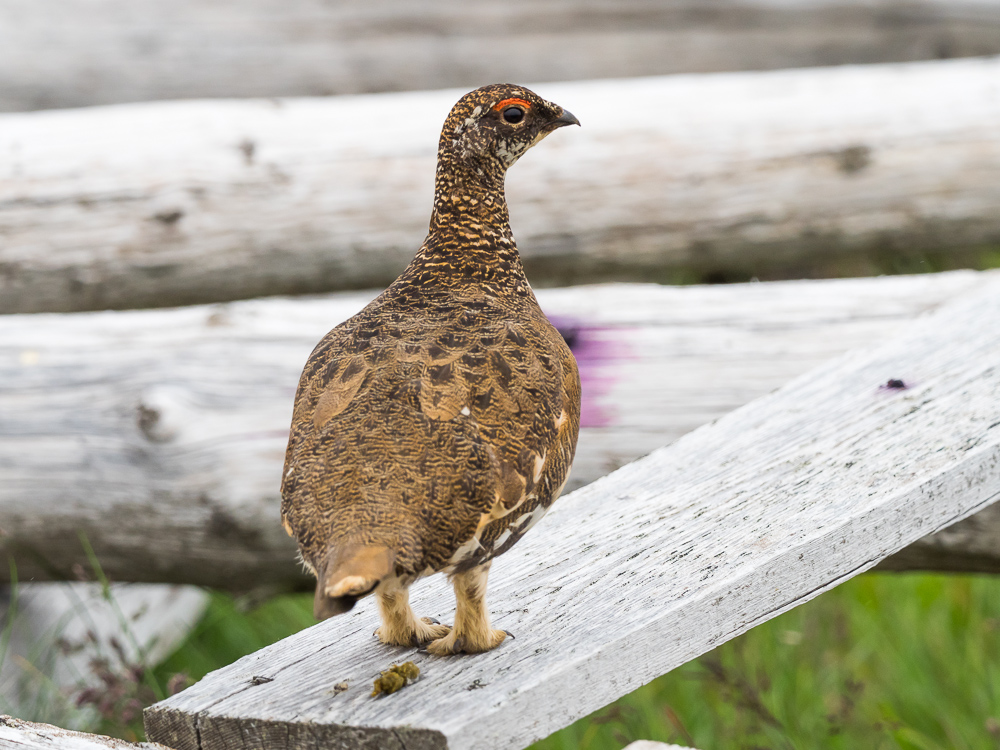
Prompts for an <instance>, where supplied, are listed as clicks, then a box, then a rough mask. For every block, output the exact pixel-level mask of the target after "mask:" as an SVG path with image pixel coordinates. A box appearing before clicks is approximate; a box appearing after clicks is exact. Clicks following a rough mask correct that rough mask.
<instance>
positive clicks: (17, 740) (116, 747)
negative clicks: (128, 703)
mask: <svg viewBox="0 0 1000 750" xmlns="http://www.w3.org/2000/svg"><path fill="white" fill-rule="evenodd" d="M0 748H3V750H109V748H110V750H170V748H168V747H165V746H163V745H160V744H157V743H155V742H126V741H125V740H120V739H117V738H115V737H105V736H104V735H100V734H86V733H84V732H73V731H71V730H69V729H60V728H59V727H54V726H52V725H51V724H38V723H35V722H33V721H23V720H21V719H15V718H13V717H12V716H0Z"/></svg>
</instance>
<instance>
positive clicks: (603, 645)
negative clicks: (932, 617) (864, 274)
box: [144, 280, 1000, 750]
mask: <svg viewBox="0 0 1000 750" xmlns="http://www.w3.org/2000/svg"><path fill="white" fill-rule="evenodd" d="M998 317H1000V280H996V281H995V283H994V284H992V285H991V286H989V287H987V288H983V289H980V290H978V291H977V292H976V293H973V294H969V295H963V298H962V299H960V300H957V301H955V302H953V303H950V304H948V305H946V306H943V307H942V308H941V309H940V310H938V311H936V312H935V313H932V314H931V315H928V316H925V317H923V318H921V319H920V320H919V321H916V322H915V323H914V324H912V325H910V326H907V327H906V329H905V331H903V332H901V333H900V335H898V336H897V337H894V338H892V339H891V340H890V341H888V342H887V343H885V344H883V345H881V346H876V347H870V348H866V349H863V350H855V351H852V352H849V353H847V354H845V355H844V356H842V357H839V358H837V359H836V360H834V361H832V362H828V363H826V364H824V365H822V366H821V367H819V368H817V369H814V370H811V371H809V372H808V373H806V374H804V375H803V376H801V377H799V378H796V379H795V380H794V381H792V382H791V383H788V384H787V385H785V386H784V387H782V388H781V389H780V390H778V391H776V392H774V393H771V394H769V395H767V396H764V397H763V398H760V399H757V400H755V401H753V402H752V403H750V404H747V405H746V406H744V407H741V408H740V409H737V410H736V411H734V412H732V413H731V414H727V415H726V416H724V417H722V418H721V419H719V420H718V421H716V422H714V423H712V424H710V425H705V426H704V427H702V428H699V429H698V430H696V431H694V432H692V433H691V434H688V435H685V436H684V437H682V438H681V439H680V440H678V441H677V442H676V443H674V444H673V445H671V446H668V447H666V448H663V449H660V450H657V451H654V452H653V453H652V454H650V455H649V456H646V457H645V458H642V459H640V460H638V461H636V462H634V463H632V464H629V465H628V466H626V467H624V468H622V469H620V470H619V471H616V472H615V473H613V474H611V475H609V476H606V477H603V478H602V479H600V480H598V481H597V482H594V483H593V484H591V485H588V486H587V487H585V488H583V489H581V490H578V491H577V492H575V493H573V494H572V495H571V496H569V497H566V498H563V499H562V500H561V501H559V502H557V503H556V504H555V506H554V507H553V509H552V511H550V513H549V514H548V515H547V516H546V517H545V519H543V521H542V522H541V523H539V525H538V527H537V528H535V529H533V530H532V533H530V534H528V535H526V536H525V537H524V539H523V540H521V541H520V542H519V543H518V544H517V545H516V546H515V547H514V548H513V549H512V550H510V552H508V553H506V554H505V555H503V556H502V557H500V558H498V559H497V560H496V561H495V563H494V565H493V568H492V570H491V572H490V592H489V600H490V603H491V609H492V611H493V615H494V617H493V622H494V626H495V627H502V628H505V629H509V630H510V631H512V632H513V633H515V634H516V635H517V639H516V640H508V641H505V642H504V643H503V644H502V645H501V646H500V647H499V648H497V649H495V650H493V651H490V652H487V653H484V654H477V655H470V656H461V657H450V658H441V657H435V656H432V655H430V654H428V653H426V652H423V653H422V652H420V651H419V650H417V649H416V648H413V647H407V648H400V647H386V646H383V645H382V644H380V643H379V642H378V639H377V638H375V637H373V635H372V627H373V624H374V623H376V622H377V620H378V617H377V614H376V612H375V609H376V602H375V601H373V600H372V598H371V597H369V598H366V599H364V600H362V601H361V602H360V603H359V607H358V608H357V611H356V612H353V611H352V612H350V613H347V614H344V615H341V616H339V617H333V618H330V619H329V620H327V621H326V622H323V623H320V624H318V625H316V626H314V627H312V628H308V629H306V630H304V631H301V632H299V633H297V634H295V635H293V636H291V637H289V638H286V639H285V640H283V641H280V642H278V643H276V644H273V645H271V646H268V647H266V648H264V649H262V650H260V651H258V652H256V653H254V654H252V655H249V656H247V657H246V658H244V659H241V660H239V661H237V662H234V663H233V664H231V665H228V666H226V667H223V668H222V669H219V670H217V671H215V672H213V673H211V674H209V675H208V676H206V677H205V678H204V679H203V680H201V681H200V682H199V683H197V684H196V685H194V686H192V687H191V688H188V689H187V690H185V691H183V692H182V693H179V694H178V695H175V696H173V697H172V698H168V699H167V700H166V701H163V702H161V703H158V704H156V705H154V706H152V707H151V708H149V709H147V710H146V713H145V716H144V719H145V726H146V733H147V736H148V737H150V738H151V739H154V740H157V741H160V742H164V743H166V744H169V745H170V746H171V747H175V748H177V750H210V749H211V748H215V747H252V748H257V749H259V750H307V749H308V748H315V747H337V746H340V747H352V746H353V747H366V748H367V747H379V748H392V749H393V750H403V749H404V748H414V749H416V748H419V749H420V750H518V749H519V748H524V747H526V746H527V745H529V744H530V743H531V742H533V741H535V740H537V739H540V738H542V737H545V736H546V735H548V734H550V733H551V732H553V731H555V730H557V729H560V728H562V727H564V726H567V725H568V724H570V723H572V722H573V721H575V720H577V719H579V718H581V717H583V716H586V715H587V714H589V713H591V712H592V711H594V710H596V709H598V708H600V707H602V706H604V705H607V704H608V703H610V702H611V701H613V700H616V699H617V698H619V697H621V696H623V695H626V694H627V693H630V692H631V691H633V690H635V689H636V688H638V687H639V686H641V685H643V684H645V683H647V682H649V681H650V680H652V679H654V678H656V677H659V676H660V675H663V674H666V673H667V672H669V671H670V670H672V669H674V668H676V667H678V666H680V665H682V664H684V663H686V662H688V661H690V660H691V659H694V658H696V657H697V656H699V655H701V654H703V653H705V652H707V651H709V650H711V649H713V648H715V647H717V646H720V645H721V644H723V643H725V642H727V641H729V640H731V639H733V638H735V637H737V636H738V635H740V634H742V633H744V632H746V631H748V630H750V629H751V628H753V627H754V626H756V625H758V624H760V623H762V622H766V621H767V620H770V619H771V618H773V617H776V616H777V615H779V614H781V613H782V612H785V611H788V610H790V609H792V608H793V607H796V606H798V605H800V604H802V603H804V602H807V601H809V600H811V599H813V598H815V597H816V596H819V595H820V594H822V593H823V592H825V591H829V590H830V589H832V588H834V587H836V586H837V585H839V584H840V583H842V582H844V581H846V580H848V579H850V578H852V577H854V576H856V575H858V574H859V573H862V572H864V571H866V570H868V569H870V568H871V567H872V566H873V565H874V564H875V563H876V562H878V561H879V560H881V559H883V558H885V557H887V556H888V555H890V554H892V553H893V552H895V551H897V550H900V549H902V548H904V547H905V546H906V545H908V544H910V543H912V542H915V541H917V540H918V539H920V538H921V537H922V536H924V535H925V534H927V533H929V532H932V531H936V530H938V529H942V528H944V527H946V526H948V525H950V524H952V523H954V522H955V521H956V520H958V519H961V518H963V517H965V516H968V515H971V514H972V513H975V512H976V511H979V510H981V509H983V508H985V507H988V506H989V505H991V504H992V503H995V502H997V501H998V500H1000V367H998V366H997V365H998V361H1000V358H998V355H1000V326H995V325H993V326H987V325H983V324H982V321H984V320H990V321H992V320H996V319H997V318H998ZM902 373H905V374H906V377H907V378H910V379H911V384H910V386H909V387H905V388H889V389H886V388H884V387H880V384H884V383H885V382H886V380H887V379H893V378H894V376H895V375H900V374H902ZM442 579H443V577H442V576H438V577H435V578H432V579H431V580H428V581H426V582H424V583H423V584H422V585H419V584H418V585H417V586H415V587H414V589H415V591H414V594H413V597H412V599H413V600H414V602H415V603H414V610H415V611H416V612H418V613H420V614H421V615H429V616H432V617H437V618H439V619H441V620H442V621H446V622H448V621H451V614H450V613H451V612H453V611H454V598H453V596H452V595H451V593H450V592H449V591H448V587H447V583H446V581H445V580H442ZM411 660H412V661H413V662H415V663H416V665H417V666H418V667H419V669H420V671H421V675H420V677H421V679H420V680H419V681H418V682H417V683H416V684H415V685H412V686H409V687H405V688H404V689H402V690H401V691H399V692H398V693H396V694H393V695H392V696H391V697H388V698H383V697H378V698H373V697H372V696H371V695H370V693H371V687H370V686H371V684H372V679H373V678H374V677H375V676H376V675H377V674H378V672H379V671H380V670H383V669H387V668H388V666H389V665H390V664H392V663H397V664H398V663H400V662H405V661H411ZM976 677H977V678H978V679H979V680H981V681H982V689H984V690H989V689H990V687H989V685H990V682H989V681H990V677H989V676H988V675H986V674H984V673H983V672H980V673H979V674H977V675H976Z"/></svg>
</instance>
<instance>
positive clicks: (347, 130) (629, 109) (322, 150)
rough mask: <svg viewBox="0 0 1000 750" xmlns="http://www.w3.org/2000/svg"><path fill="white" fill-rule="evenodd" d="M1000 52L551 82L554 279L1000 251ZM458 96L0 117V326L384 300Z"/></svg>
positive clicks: (528, 249)
mask: <svg viewBox="0 0 1000 750" xmlns="http://www.w3.org/2000/svg"><path fill="white" fill-rule="evenodd" d="M998 81H1000V58H994V59H983V60H979V59H977V60H955V61H947V62H935V63H910V64H902V65H873V66H862V67H841V68H825V69H806V70H792V71H776V72H767V73H729V74H715V75H705V76H672V77H663V78H647V79H632V80H610V81H589V82H579V83H566V84H548V85H543V86H540V87H539V88H538V89H537V90H538V92H539V93H540V94H541V95H542V96H545V97H546V98H549V99H552V100H553V101H558V102H560V103H563V104H564V105H565V106H566V107H567V108H568V109H570V110H571V111H572V112H574V113H575V114H576V115H577V116H578V117H579V118H580V121H581V122H582V123H583V127H582V128H580V129H576V128H574V129H573V132H571V133H570V132H567V133H561V134H560V135H561V136H562V137H560V138H558V139H555V138H553V139H551V140H550V141H549V142H548V143H546V144H545V146H546V147H545V148H544V149H537V150H536V151H534V152H532V153H531V154H530V158H526V159H523V160H522V162H521V163H518V164H517V165H516V166H515V167H514V169H512V170H511V173H510V175H509V177H508V185H507V187H508V189H507V194H508V199H509V204H510V212H511V223H512V226H513V229H514V236H515V238H516V239H517V241H518V246H519V248H520V250H521V254H522V256H523V257H524V261H525V265H526V268H527V271H528V278H529V279H530V280H531V282H532V283H533V284H535V285H538V286H545V285H563V284H575V283H581V282H584V281H588V280H590V281H595V280H596V281H609V280H626V281H664V280H676V278H678V277H679V276H682V275H683V274H692V273H693V274H695V275H696V276H698V277H699V278H700V277H719V278H750V277H752V276H757V277H758V278H769V277H770V278H774V277H776V276H781V277H782V278H789V277H801V276H804V275H827V276H829V275H841V276H842V275H846V273H847V272H846V271H845V269H854V270H855V271H856V273H853V274H852V275H865V270H866V269H867V268H868V267H867V266H866V265H865V263H866V261H865V259H866V258H868V257H869V256H871V255H875V256H879V257H881V256H885V257H904V258H909V259H910V260H911V261H913V262H914V263H916V260H915V258H919V257H920V254H921V253H922V252H925V251H926V252H935V253H948V252H953V251H957V250H959V249H963V248H964V249H967V248H970V247H980V246H986V245H989V244H990V243H993V244H997V243H1000V214H998V212H997V211H996V206H997V205H998V204H1000V129H998V128H997V127H996V123H997V122H998V121H1000V95H998V93H997V92H998V88H1000V83H998ZM459 93H461V92H459V91H454V90H448V91H437V92H424V93H405V94H386V95H371V96H359V97H338V98H333V99H288V100H272V101H196V102H174V103H158V104H137V105H122V106H117V107H107V108H92V109H85V110H72V111H56V112H35V113H26V114H10V115H3V116H0V153H2V154H6V155H7V156H6V157H5V158H4V159H3V160H0V236H2V237H3V242H2V243H0V312H7V313H9V312H42V311H73V310H93V309H104V308H134V307H155V306H165V305H176V304H192V303H199V302H215V301H221V300H230V299H239V298H248V297H255V296H260V295H265V294H284V293H302V292H321V291H330V290H335V289H349V288H365V287H375V286H384V285H385V284H388V283H389V282H391V281H392V280H393V279H394V278H395V277H396V276H397V275H398V274H399V272H400V271H401V270H402V269H403V268H404V267H405V265H406V264H407V263H408V262H409V260H410V258H411V257H412V256H413V254H414V253H415V252H416V250H417V248H418V247H419V246H420V243H421V241H422V239H423V238H424V236H425V234H426V232H427V226H428V218H429V216H430V208H431V189H432V184H433V175H434V158H435V148H436V144H437V139H438V133H439V128H440V126H441V123H442V122H443V120H444V117H445V115H446V114H447V112H448V111H449V109H450V107H451V105H452V104H453V103H454V101H455V100H456V99H457V98H458V95H459Z"/></svg>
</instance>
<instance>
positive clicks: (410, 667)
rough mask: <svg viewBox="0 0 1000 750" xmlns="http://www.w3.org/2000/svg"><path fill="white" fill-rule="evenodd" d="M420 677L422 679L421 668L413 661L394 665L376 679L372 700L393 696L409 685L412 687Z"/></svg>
mask: <svg viewBox="0 0 1000 750" xmlns="http://www.w3.org/2000/svg"><path fill="white" fill-rule="evenodd" d="M418 677H420V667H418V666H417V665H416V664H414V663H413V662H412V661H405V662H403V663H402V664H393V665H392V666H391V667H389V668H388V669H387V670H386V671H384V672H382V674H380V675H379V676H378V677H376V678H375V684H374V685H373V686H372V698H375V697H377V696H379V695H392V694H393V693H395V692H396V691H398V690H402V689H403V688H404V687H406V686H407V685H412V684H413V683H414V682H416V681H417V678H418Z"/></svg>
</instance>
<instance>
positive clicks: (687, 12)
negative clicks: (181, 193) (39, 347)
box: [0, 0, 1000, 111]
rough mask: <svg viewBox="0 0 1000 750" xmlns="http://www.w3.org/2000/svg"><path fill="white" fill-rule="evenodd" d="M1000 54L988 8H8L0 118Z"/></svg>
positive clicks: (260, 3) (880, 4) (559, 1)
mask: <svg viewBox="0 0 1000 750" xmlns="http://www.w3.org/2000/svg"><path fill="white" fill-rule="evenodd" d="M998 52H1000V6H998V4H997V3H996V2H993V1H992V0H986V1H985V2H984V1H982V0H980V2H975V1H969V0H965V1H961V0H958V1H955V2H949V1H948V0H909V1H906V0H868V1H865V0H854V1H853V2H815V0H793V1H792V2H771V1H769V0H711V1H710V2H706V1H705V0H660V1H659V2H658V1H656V0H619V1H618V2H613V1H612V0H588V1H587V2H575V1H573V0H510V1H508V2H505V3H502V4H496V3H491V2H489V0H470V1H468V2H463V3H459V2H456V1H455V0H434V1H433V2H422V3H420V4H419V6H414V4H412V3H406V2H402V1H401V0H377V1H375V2H371V1H369V2H359V1H358V0H338V1H337V2H324V0H240V1H239V2H237V0H223V1H221V2H212V3H204V2H198V0H174V2H171V3H158V2H156V1H155V0H101V1H100V2H96V3H95V2H92V1H88V0H57V2H55V3H48V4H46V5H44V6H43V5H41V4H39V3H38V2H34V1H33V0H5V1H4V3H3V4H2V5H0V70H3V71H4V79H3V82H2V84H0V110H6V111H15V110H27V109H39V108H52V107H78V106H84V105H91V104H110V103H115V102H128V101H145V100H150V99H174V98H191V97H225V96H300V95H328V94H350V93H361V92H368V91H398V90H407V89H429V88H443V87H447V86H464V87H467V88H470V89H471V88H475V87H477V86H481V85H483V84H485V83H490V82H492V81H500V80H509V81H527V80H533V81H552V80H572V79H583V78H596V77H601V78H606V77H610V76H636V75H653V74H664V73H684V72H699V71H720V70H744V69H761V68H787V67H799V66H803V65H837V64H843V63H869V62H890V61H903V60H922V59H938V58H943V57H963V56H968V55H987V54H996V53H998Z"/></svg>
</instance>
